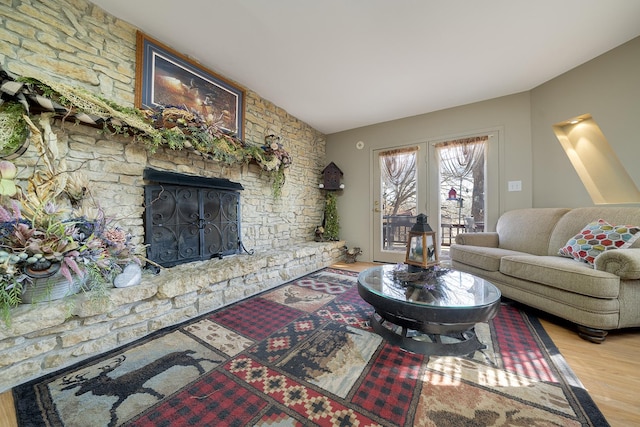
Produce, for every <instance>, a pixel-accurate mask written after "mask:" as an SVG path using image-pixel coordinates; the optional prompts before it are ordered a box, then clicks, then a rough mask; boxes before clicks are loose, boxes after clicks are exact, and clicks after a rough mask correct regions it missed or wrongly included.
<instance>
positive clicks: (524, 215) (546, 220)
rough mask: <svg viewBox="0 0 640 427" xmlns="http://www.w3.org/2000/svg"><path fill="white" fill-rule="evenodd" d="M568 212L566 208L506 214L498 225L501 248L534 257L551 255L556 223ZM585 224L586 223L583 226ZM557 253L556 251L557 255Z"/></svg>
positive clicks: (528, 210) (538, 209)
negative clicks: (550, 241) (550, 249)
mask: <svg viewBox="0 0 640 427" xmlns="http://www.w3.org/2000/svg"><path fill="white" fill-rule="evenodd" d="M567 212H569V209H565V208H535V209H516V210H512V211H508V212H505V213H504V214H502V216H500V218H499V219H498V223H497V224H496V231H497V232H498V234H499V235H500V238H499V240H500V243H499V247H501V248H502V249H507V250H510V251H518V252H524V253H528V254H532V255H550V254H549V253H548V250H549V240H550V239H551V235H552V233H553V231H554V229H555V227H556V223H557V222H558V221H559V220H560V219H561V218H562V217H563V216H564V215H565V214H566V213H567ZM584 224H586V222H585V223H583V224H582V225H584ZM578 231H579V230H578ZM573 234H575V232H574V233H572V235H573ZM566 241H567V240H566V239H565V242H566ZM563 243H564V242H563ZM557 252H558V251H557V249H556V252H555V253H557Z"/></svg>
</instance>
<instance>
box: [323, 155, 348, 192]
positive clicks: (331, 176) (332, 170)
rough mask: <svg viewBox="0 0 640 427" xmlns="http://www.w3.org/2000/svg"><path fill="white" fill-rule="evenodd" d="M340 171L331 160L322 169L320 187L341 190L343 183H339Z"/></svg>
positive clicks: (340, 178)
mask: <svg viewBox="0 0 640 427" xmlns="http://www.w3.org/2000/svg"><path fill="white" fill-rule="evenodd" d="M341 180H342V171H341V170H340V168H339V167H338V166H336V164H335V163H333V162H331V163H329V164H328V165H327V167H326V168H324V169H323V170H322V184H320V188H322V189H325V190H342V189H343V188H344V184H341V183H340V181H341Z"/></svg>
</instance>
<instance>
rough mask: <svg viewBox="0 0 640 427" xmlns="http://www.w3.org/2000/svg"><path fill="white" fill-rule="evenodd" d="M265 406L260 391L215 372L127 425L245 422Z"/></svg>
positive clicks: (242, 423) (219, 424) (206, 424)
mask: <svg viewBox="0 0 640 427" xmlns="http://www.w3.org/2000/svg"><path fill="white" fill-rule="evenodd" d="M265 406H267V402H266V401H265V400H263V399H261V398H260V396H259V395H257V394H255V393H252V392H251V391H249V390H248V389H246V388H245V387H241V386H239V385H238V384H236V383H235V382H234V381H231V380H230V379H229V378H228V377H227V376H226V375H224V374H223V373H221V372H214V373H212V374H210V375H206V376H204V377H201V379H200V380H199V381H197V382H196V383H194V384H192V385H191V386H189V387H187V388H185V389H183V390H182V391H181V392H179V393H178V394H176V395H175V396H173V397H172V398H170V399H168V400H167V401H165V402H162V403H160V404H158V405H157V406H155V407H152V408H150V409H149V410H147V411H146V412H145V413H144V414H143V415H142V416H140V417H138V418H137V419H135V420H133V421H131V422H129V423H127V424H126V425H128V426H141V427H142V426H144V427H150V426H167V427H170V426H219V427H224V426H242V425H245V423H247V422H249V421H250V420H251V419H253V418H254V417H255V416H256V414H257V413H258V412H260V410H261V409H263V408H264V407H265Z"/></svg>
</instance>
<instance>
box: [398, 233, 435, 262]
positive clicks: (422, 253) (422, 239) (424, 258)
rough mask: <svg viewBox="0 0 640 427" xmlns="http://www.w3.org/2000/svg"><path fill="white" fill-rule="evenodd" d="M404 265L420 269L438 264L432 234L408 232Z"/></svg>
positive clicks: (433, 234) (433, 235)
mask: <svg viewBox="0 0 640 427" xmlns="http://www.w3.org/2000/svg"><path fill="white" fill-rule="evenodd" d="M405 263H406V264H409V265H416V266H419V267H422V268H427V267H431V266H433V265H436V264H438V255H437V252H436V244H435V233H434V232H430V233H417V232H414V231H411V232H409V244H408V245H407V254H406V256H405Z"/></svg>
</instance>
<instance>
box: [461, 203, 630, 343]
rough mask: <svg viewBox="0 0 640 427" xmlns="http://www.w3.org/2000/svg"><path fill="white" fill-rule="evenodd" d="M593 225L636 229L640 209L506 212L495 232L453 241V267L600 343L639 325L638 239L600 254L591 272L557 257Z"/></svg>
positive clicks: (581, 264) (587, 267)
mask: <svg viewBox="0 0 640 427" xmlns="http://www.w3.org/2000/svg"><path fill="white" fill-rule="evenodd" d="M599 219H604V220H605V221H607V222H608V223H609V224H611V225H632V226H640V208H635V207H624V208H613V207H587V208H576V209H565V208H532V209H520V210H513V211H509V212H506V213H505V214H503V215H502V216H501V217H500V218H499V219H498V223H497V226H496V232H487V233H463V234H459V235H458V236H457V237H456V243H455V244H453V245H452V246H451V249H450V256H451V264H452V267H453V268H455V269H457V270H461V271H466V272H469V273H472V274H474V275H476V276H479V277H482V278H484V279H487V280H489V281H491V282H492V283H493V284H495V285H496V286H497V287H498V288H500V290H501V292H502V295H503V296H504V297H506V298H509V299H512V300H514V301H518V302H521V303H523V304H526V305H528V306H531V307H535V308H537V309H540V310H544V311H546V312H548V313H551V314H553V315H555V316H558V317H561V318H564V319H567V320H569V321H571V322H573V323H575V324H576V325H577V327H578V334H579V335H580V336H581V337H583V338H585V339H587V340H589V341H593V342H602V341H604V339H605V337H606V335H607V331H609V330H612V329H618V328H627V327H638V326H640V239H638V240H636V241H635V242H634V243H633V244H632V245H631V246H630V247H629V248H624V249H614V250H606V251H604V252H602V253H601V254H600V255H599V256H597V257H596V258H595V260H594V263H593V265H590V264H588V263H586V262H582V261H577V260H575V259H573V258H567V257H563V256H560V255H559V254H558V252H559V250H560V248H562V247H565V246H566V245H567V243H568V242H569V240H570V239H571V238H572V237H574V236H575V235H577V234H578V233H580V232H581V230H583V229H584V228H585V226H586V225H587V224H589V223H591V222H594V221H597V220H599Z"/></svg>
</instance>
